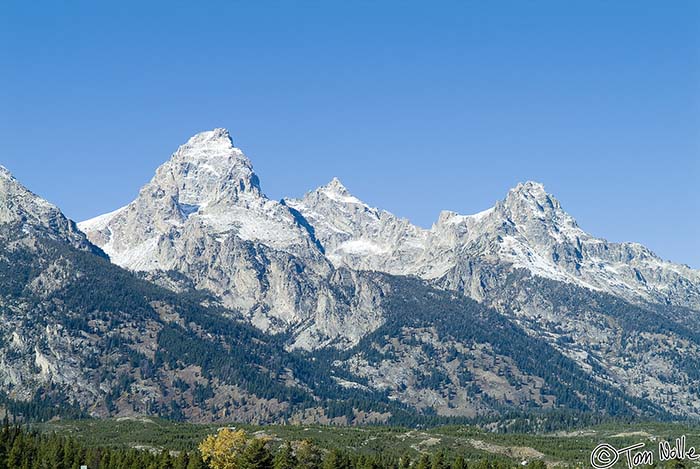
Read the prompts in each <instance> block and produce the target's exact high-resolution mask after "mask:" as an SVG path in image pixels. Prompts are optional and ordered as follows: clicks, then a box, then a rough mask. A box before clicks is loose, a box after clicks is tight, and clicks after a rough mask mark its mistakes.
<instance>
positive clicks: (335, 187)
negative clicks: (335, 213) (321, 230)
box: [317, 177, 367, 206]
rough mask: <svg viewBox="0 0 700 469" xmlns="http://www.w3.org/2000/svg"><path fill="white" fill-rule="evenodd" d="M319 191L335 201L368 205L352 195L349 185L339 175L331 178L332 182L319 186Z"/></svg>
mask: <svg viewBox="0 0 700 469" xmlns="http://www.w3.org/2000/svg"><path fill="white" fill-rule="evenodd" d="M317 191H318V193H319V194H322V195H324V196H325V197H327V198H329V199H331V200H333V201H335V202H340V203H343V204H355V205H363V206H367V204H365V203H364V202H362V201H361V200H360V199H358V198H357V197H355V196H354V195H352V194H351V193H350V191H349V190H348V189H347V187H345V186H344V185H343V183H342V182H340V179H338V178H337V177H334V178H333V179H331V182H329V183H328V184H326V185H325V186H322V187H319V188H318V189H317Z"/></svg>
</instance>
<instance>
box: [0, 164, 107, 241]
mask: <svg viewBox="0 0 700 469" xmlns="http://www.w3.org/2000/svg"><path fill="white" fill-rule="evenodd" d="M0 225H7V226H10V227H14V228H17V227H19V228H20V229H21V232H22V235H21V236H22V237H27V236H38V237H44V238H51V239H58V240H62V241H64V242H67V243H69V244H71V245H72V246H73V247H75V248H77V249H81V250H86V251H92V252H94V253H95V254H98V255H104V254H103V253H102V251H100V250H99V249H97V248H96V247H95V246H93V245H92V244H90V243H89V242H88V240H87V238H86V237H85V235H84V234H83V233H81V232H80V231H79V230H78V228H77V226H76V225H75V223H74V222H73V221H71V220H69V219H68V218H66V216H65V215H63V213H62V212H61V210H60V209H59V208H58V207H56V206H55V205H53V204H52V203H50V202H48V201H47V200H45V199H43V198H42V197H40V196H38V195H36V194H35V193H33V192H32V191H30V190H29V189H27V188H26V187H25V186H24V185H23V184H22V183H21V182H19V181H18V180H17V179H16V178H15V177H14V176H13V175H12V173H11V172H10V171H9V170H8V169H7V168H5V167H4V166H0Z"/></svg>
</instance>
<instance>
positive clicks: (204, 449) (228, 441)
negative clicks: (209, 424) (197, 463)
mask: <svg viewBox="0 0 700 469" xmlns="http://www.w3.org/2000/svg"><path fill="white" fill-rule="evenodd" d="M247 445H248V435H246V433H245V431H244V430H235V431H234V430H232V429H230V428H222V429H221V430H219V432H218V433H217V434H216V435H209V436H208V437H206V439H205V440H204V441H202V443H200V445H199V451H200V453H202V459H204V462H206V463H207V464H209V466H210V467H211V468H212V469H240V458H241V455H242V454H243V452H244V451H245V449H246V446H247Z"/></svg>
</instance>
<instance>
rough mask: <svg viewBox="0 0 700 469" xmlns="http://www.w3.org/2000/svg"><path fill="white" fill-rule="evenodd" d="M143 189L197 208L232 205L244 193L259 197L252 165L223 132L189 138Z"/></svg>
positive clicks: (202, 133)
mask: <svg viewBox="0 0 700 469" xmlns="http://www.w3.org/2000/svg"><path fill="white" fill-rule="evenodd" d="M156 186H157V189H156ZM144 189H145V190H147V191H153V190H155V192H156V193H163V194H164V195H168V196H170V197H173V198H174V199H176V200H177V201H178V202H179V203H181V204H186V205H197V206H199V205H203V204H213V203H220V202H224V203H226V202H235V201H236V200H238V198H239V197H240V196H241V195H244V194H248V195H253V196H262V192H261V190H260V180H259V179H258V176H257V175H256V174H255V171H254V170H253V164H252V163H251V161H250V159H248V157H247V156H245V154H244V153H243V151H241V150H240V149H239V148H236V147H235V146H234V145H233V140H232V139H231V135H230V134H229V132H228V130H226V129H214V130H210V131H206V132H200V133H198V134H196V135H194V136H192V137H191V138H190V139H189V140H188V141H187V142H186V143H185V144H183V145H181V146H180V147H179V148H178V149H177V151H176V152H175V153H173V155H172V156H171V157H170V159H169V160H168V161H166V162H165V163H163V164H162V165H161V166H160V167H159V168H158V169H157V170H156V174H155V176H154V177H153V179H152V180H151V183H150V184H149V185H148V186H146V187H145V188H144Z"/></svg>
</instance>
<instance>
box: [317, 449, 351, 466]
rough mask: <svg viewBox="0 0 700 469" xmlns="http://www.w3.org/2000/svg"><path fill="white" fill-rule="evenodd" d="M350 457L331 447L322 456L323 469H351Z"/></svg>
mask: <svg viewBox="0 0 700 469" xmlns="http://www.w3.org/2000/svg"><path fill="white" fill-rule="evenodd" d="M351 468H352V463H351V462H350V458H349V457H348V456H347V455H346V454H345V453H343V452H341V451H340V450H338V449H335V448H334V449H332V450H330V451H329V452H328V453H327V454H326V457H325V458H323V469H351Z"/></svg>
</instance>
